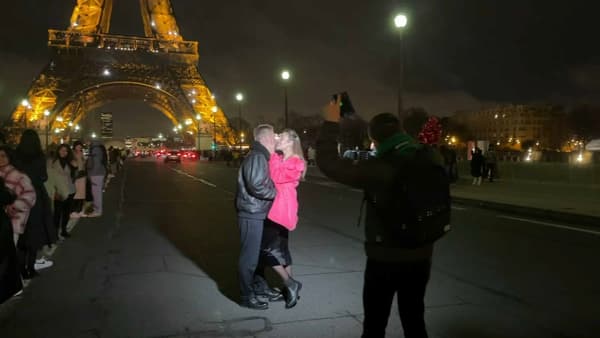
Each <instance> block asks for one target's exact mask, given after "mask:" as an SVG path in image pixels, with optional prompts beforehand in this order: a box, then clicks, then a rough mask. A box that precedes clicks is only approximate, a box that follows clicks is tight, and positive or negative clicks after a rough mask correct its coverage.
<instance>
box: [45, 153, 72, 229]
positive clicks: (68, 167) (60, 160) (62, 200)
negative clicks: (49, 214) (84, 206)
mask: <svg viewBox="0 0 600 338" xmlns="http://www.w3.org/2000/svg"><path fill="white" fill-rule="evenodd" d="M75 168H76V162H75V159H74V157H73V153H72V151H71V148H70V147H69V145H68V144H61V145H60V146H59V147H58V149H57V150H56V154H55V155H54V158H52V159H51V160H50V161H48V178H49V179H48V181H49V182H52V184H53V185H54V189H52V190H53V191H54V194H53V196H51V197H52V199H53V200H54V226H55V227H56V229H57V230H60V235H61V236H62V237H63V238H69V237H71V234H70V233H69V231H68V230H67V225H68V223H69V219H70V218H71V217H70V216H71V210H72V208H73V197H74V196H75V184H74V183H73V177H74V172H75V170H76V169H75ZM48 190H50V189H48Z"/></svg>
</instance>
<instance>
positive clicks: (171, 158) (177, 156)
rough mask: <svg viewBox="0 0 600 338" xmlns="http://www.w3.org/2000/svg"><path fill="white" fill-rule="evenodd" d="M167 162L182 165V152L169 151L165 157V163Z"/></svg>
mask: <svg viewBox="0 0 600 338" xmlns="http://www.w3.org/2000/svg"><path fill="white" fill-rule="evenodd" d="M167 162H177V163H181V152H180V151H177V150H171V151H168V152H167V153H166V156H165V163H167Z"/></svg>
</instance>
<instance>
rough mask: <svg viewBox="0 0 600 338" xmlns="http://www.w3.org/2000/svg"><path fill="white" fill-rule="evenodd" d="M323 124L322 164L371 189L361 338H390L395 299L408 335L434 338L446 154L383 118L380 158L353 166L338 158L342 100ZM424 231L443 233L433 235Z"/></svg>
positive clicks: (329, 172)
mask: <svg viewBox="0 0 600 338" xmlns="http://www.w3.org/2000/svg"><path fill="white" fill-rule="evenodd" d="M340 96H341V95H340ZM324 119H325V122H324V123H323V125H322V128H321V131H320V134H319V138H318V140H317V148H316V149H317V153H318V154H319V156H318V157H317V166H318V167H319V169H320V170H321V172H323V173H324V174H325V175H326V176H328V177H329V178H331V179H333V180H335V181H337V182H340V183H343V184H346V185H349V186H352V187H355V188H359V189H363V190H364V192H365V201H364V205H365V206H366V217H365V251H366V256H367V262H366V269H365V276H364V287H363V306H364V316H365V318H364V321H363V334H362V337H384V336H385V330H386V326H387V321H388V317H389V314H390V308H391V304H392V301H393V299H394V295H397V300H398V312H399V314H400V319H401V322H402V327H403V329H404V336H405V337H407V338H416V337H418V338H422V337H427V330H426V327H425V318H424V315H425V305H424V297H425V291H426V287H427V283H428V281H429V276H430V271H431V258H432V254H433V242H434V241H435V240H437V239H438V238H439V237H441V236H442V235H443V231H446V230H443V229H444V228H446V227H447V226H448V225H447V223H446V222H445V221H446V219H447V218H449V212H450V196H449V185H448V179H447V176H446V174H445V172H444V168H443V163H442V162H441V156H439V157H438V156H434V155H433V154H434V153H435V149H434V148H432V147H430V146H426V145H422V144H418V143H417V142H416V141H415V140H414V139H412V138H411V137H410V136H409V135H407V134H405V133H404V132H402V131H401V128H400V122H399V120H398V118H397V117H396V116H395V115H392V114H389V113H383V114H378V115H376V116H375V117H374V118H373V119H371V121H370V122H369V124H368V131H369V137H370V138H371V140H372V141H373V143H374V146H375V149H376V156H375V158H372V159H369V160H367V161H358V162H357V163H354V164H353V161H352V160H351V159H342V158H340V157H339V155H338V150H337V144H338V142H337V140H338V137H339V133H340V119H341V117H340V102H339V99H338V101H337V102H333V101H332V102H331V103H330V104H329V105H327V106H326V107H325V108H324ZM436 160H437V161H439V163H437V162H435V161H436ZM409 202H410V203H409ZM437 220H440V221H441V222H438V221H437ZM443 223H445V225H442V224H443ZM424 229H436V231H433V232H432V233H431V235H430V234H427V233H425V231H424ZM433 234H435V235H433Z"/></svg>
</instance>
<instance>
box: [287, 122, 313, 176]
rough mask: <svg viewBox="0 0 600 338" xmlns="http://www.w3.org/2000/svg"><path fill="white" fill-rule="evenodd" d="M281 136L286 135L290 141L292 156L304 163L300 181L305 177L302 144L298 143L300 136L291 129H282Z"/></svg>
mask: <svg viewBox="0 0 600 338" xmlns="http://www.w3.org/2000/svg"><path fill="white" fill-rule="evenodd" d="M281 133H282V134H286V135H287V136H288V138H289V139H290V140H292V142H293V145H292V151H293V153H294V155H296V156H298V157H300V159H301V160H302V162H304V170H303V171H302V180H304V178H305V177H306V169H307V167H306V160H305V159H304V151H303V150H302V142H301V141H300V136H298V133H296V131H295V130H293V129H284V130H283V131H282V132H281Z"/></svg>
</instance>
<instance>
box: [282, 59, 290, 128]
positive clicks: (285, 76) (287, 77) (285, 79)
mask: <svg viewBox="0 0 600 338" xmlns="http://www.w3.org/2000/svg"><path fill="white" fill-rule="evenodd" d="M290 77H291V74H290V72H289V71H287V70H284V71H282V72H281V79H282V80H283V97H284V108H283V109H284V110H283V112H284V125H285V127H286V128H287V127H288V93H287V83H288V81H289V80H290Z"/></svg>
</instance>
